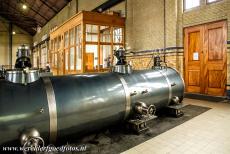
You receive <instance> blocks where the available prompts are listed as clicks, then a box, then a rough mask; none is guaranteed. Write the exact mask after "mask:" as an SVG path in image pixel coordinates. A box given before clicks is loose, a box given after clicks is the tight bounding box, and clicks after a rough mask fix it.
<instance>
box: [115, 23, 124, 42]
mask: <svg viewBox="0 0 230 154" xmlns="http://www.w3.org/2000/svg"><path fill="white" fill-rule="evenodd" d="M122 39H123V34H122V28H117V27H114V29H113V42H114V43H122Z"/></svg>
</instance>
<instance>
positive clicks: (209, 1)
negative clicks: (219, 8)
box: [208, 0, 220, 3]
mask: <svg viewBox="0 0 230 154" xmlns="http://www.w3.org/2000/svg"><path fill="white" fill-rule="evenodd" d="M216 1H220V0H208V3H212V2H216Z"/></svg>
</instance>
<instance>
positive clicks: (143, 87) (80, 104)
mask: <svg viewBox="0 0 230 154" xmlns="http://www.w3.org/2000/svg"><path fill="white" fill-rule="evenodd" d="M183 93H184V83H183V79H182V78H181V76H180V75H179V73H178V72H177V71H176V70H174V69H172V68H166V69H162V70H142V71H134V72H133V73H132V74H126V75H122V74H117V73H102V74H84V75H70V76H55V77H45V78H40V79H39V80H37V81H35V82H33V83H29V84H27V85H23V84H18V83H11V82H8V81H6V80H0V136H1V138H0V145H12V144H19V143H20V139H19V136H20V135H21V134H22V133H23V132H24V131H26V130H28V129H31V128H35V129H36V130H38V131H39V133H40V135H41V137H42V138H44V139H45V140H46V141H47V142H48V141H50V142H55V141H56V140H58V139H59V138H65V139H67V140H68V139H69V137H70V136H72V135H73V134H75V135H82V134H85V133H88V132H93V131H95V130H99V129H101V128H105V127H108V126H110V125H113V124H116V123H120V122H122V121H124V120H125V119H127V118H128V117H129V115H130V114H131V113H132V110H133V108H134V104H135V102H137V101H141V102H145V103H146V104H147V105H150V104H152V105H155V107H156V109H157V110H158V109H160V108H162V107H166V106H168V105H169V103H170V102H171V100H172V98H173V97H174V96H177V97H179V98H180V101H182V99H183Z"/></svg>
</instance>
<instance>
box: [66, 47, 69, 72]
mask: <svg viewBox="0 0 230 154" xmlns="http://www.w3.org/2000/svg"><path fill="white" fill-rule="evenodd" d="M65 70H69V53H68V52H67V50H66V51H65Z"/></svg>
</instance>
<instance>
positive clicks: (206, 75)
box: [184, 21, 227, 96]
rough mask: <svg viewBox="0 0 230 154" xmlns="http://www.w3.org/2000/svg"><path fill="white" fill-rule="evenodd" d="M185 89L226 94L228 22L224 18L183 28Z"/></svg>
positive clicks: (216, 94)
mask: <svg viewBox="0 0 230 154" xmlns="http://www.w3.org/2000/svg"><path fill="white" fill-rule="evenodd" d="M184 39H185V41H184V43H185V85H186V91H187V92H192V93H201V94H208V95H215V96H223V95H224V94H225V84H226V77H227V72H226V71H227V59H226V42H227V25H226V22H225V21H221V22H216V23H210V24H205V25H199V26H195V27H190V28H185V38H184Z"/></svg>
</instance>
